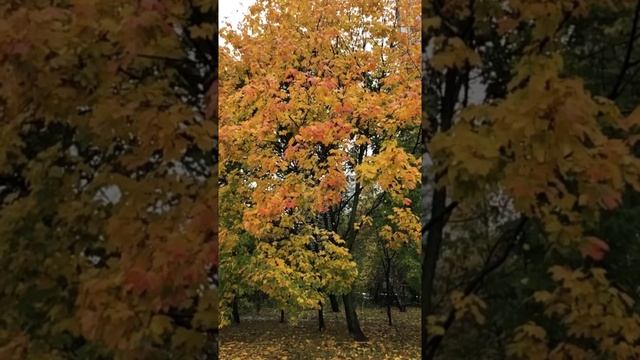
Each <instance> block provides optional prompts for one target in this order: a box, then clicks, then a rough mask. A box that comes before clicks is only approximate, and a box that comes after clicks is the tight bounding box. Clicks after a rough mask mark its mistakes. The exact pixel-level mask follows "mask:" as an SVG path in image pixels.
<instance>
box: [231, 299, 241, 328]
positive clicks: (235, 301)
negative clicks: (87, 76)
mask: <svg viewBox="0 0 640 360" xmlns="http://www.w3.org/2000/svg"><path fill="white" fill-rule="evenodd" d="M231 316H232V317H233V322H234V323H236V324H240V312H239V311H238V297H237V296H234V297H233V302H232V303H231Z"/></svg>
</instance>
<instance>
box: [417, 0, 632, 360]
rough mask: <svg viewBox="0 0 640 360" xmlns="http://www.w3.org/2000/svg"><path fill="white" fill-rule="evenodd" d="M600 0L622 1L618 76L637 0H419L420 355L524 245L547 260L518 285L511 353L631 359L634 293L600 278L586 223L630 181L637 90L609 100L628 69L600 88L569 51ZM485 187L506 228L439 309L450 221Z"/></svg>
mask: <svg viewBox="0 0 640 360" xmlns="http://www.w3.org/2000/svg"><path fill="white" fill-rule="evenodd" d="M602 8H606V9H608V10H613V11H618V13H623V12H625V11H626V13H627V14H629V13H630V14H631V17H628V18H630V21H629V22H627V23H625V24H626V25H625V28H630V29H631V31H630V35H629V36H628V38H629V39H630V40H629V41H626V42H625V44H627V45H628V47H627V51H626V56H625V57H624V61H623V63H622V66H621V67H620V68H618V71H617V72H616V79H624V77H625V74H626V73H627V72H629V69H630V68H631V66H632V61H631V60H630V58H631V55H632V53H633V51H632V50H633V48H634V44H635V40H636V38H637V37H636V35H637V31H638V14H639V12H640V10H639V9H640V4H639V3H638V2H637V1H613V2H608V3H607V4H604V3H602V2H597V1H586V0H585V1H557V2H548V1H518V0H513V1H506V2H502V1H500V2H498V1H495V2H494V1H483V2H474V1H471V2H469V1H449V2H446V3H445V2H441V1H432V2H427V3H425V4H423V14H426V18H425V19H424V20H423V52H424V53H425V58H426V59H427V60H426V61H425V63H424V67H425V72H424V73H423V76H424V79H423V92H424V93H425V96H424V97H423V111H424V112H425V115H424V119H425V121H423V135H424V137H423V142H424V144H425V146H426V148H427V149H428V152H427V157H428V158H429V159H430V160H432V161H433V165H432V168H431V174H432V176H433V177H432V179H433V180H431V181H430V182H431V183H433V184H435V185H436V186H435V187H433V188H431V189H428V190H429V191H430V193H431V197H430V199H425V203H426V204H427V205H429V206H430V208H431V211H430V219H429V220H428V222H427V223H426V224H425V226H424V227H423V256H424V258H423V259H424V260H423V261H424V263H423V289H422V292H423V294H425V298H424V300H423V314H422V316H423V319H422V321H423V328H422V331H423V334H422V335H423V337H422V346H423V348H422V349H423V354H422V355H423V359H432V358H434V357H435V356H436V352H437V351H438V349H439V348H440V346H441V344H442V341H443V339H444V338H445V335H446V333H447V332H448V331H449V330H450V328H451V327H452V325H453V324H454V323H455V322H456V321H462V318H463V317H464V316H465V314H470V315H472V318H474V319H475V321H476V322H479V323H483V322H484V321H485V316H484V314H483V313H484V312H486V310H485V309H486V308H487V305H488V304H487V303H486V302H485V301H484V300H483V299H482V297H481V296H479V293H480V292H481V290H482V287H483V283H485V282H486V281H487V278H488V277H490V276H491V275H492V274H494V273H495V272H496V271H497V269H499V268H500V267H502V266H505V264H509V263H510V259H514V257H515V256H516V255H514V253H515V252H516V251H517V250H516V249H519V248H523V249H524V248H528V249H530V248H531V246H532V245H530V244H535V245H536V246H540V247H541V248H542V249H544V251H542V252H540V256H539V258H538V260H539V261H540V263H539V264H538V265H536V266H537V267H538V266H546V267H547V268H548V269H549V272H550V279H549V281H547V282H546V283H545V285H544V288H542V287H538V288H535V286H534V287H527V289H526V291H528V292H529V293H530V294H531V297H532V299H531V300H530V301H531V302H533V303H537V304H539V305H541V306H542V311H540V312H539V313H537V314H535V317H534V318H532V319H530V321H529V322H527V323H525V324H520V326H517V327H516V328H515V332H514V334H512V335H513V336H510V339H509V342H510V343H509V345H508V346H507V352H508V354H509V356H512V357H515V358H541V359H542V358H558V359H560V358H597V357H598V356H605V357H611V358H619V359H626V358H629V359H630V358H637V356H638V351H639V350H640V346H639V345H638V333H637V330H636V329H637V326H638V315H637V314H636V313H635V312H634V311H635V309H634V307H633V304H634V301H633V297H632V295H629V289H626V290H624V289H620V288H619V287H617V286H616V285H615V284H613V283H612V281H610V280H609V279H608V275H607V271H606V270H605V268H603V267H602V261H604V260H606V257H607V253H608V252H609V251H610V246H609V244H608V242H609V241H610V240H611V239H608V238H606V237H605V236H604V235H602V234H600V235H599V236H596V233H595V232H594V230H593V224H595V223H598V222H599V221H600V218H601V216H602V214H606V213H607V212H610V211H612V210H614V209H616V208H618V207H619V206H620V205H621V203H622V202H623V195H624V194H625V193H627V192H629V191H631V192H637V191H638V190H640V177H639V174H640V173H639V172H638V171H639V170H640V162H639V160H638V158H637V155H636V154H634V148H635V144H636V142H637V131H638V127H637V126H638V120H640V118H639V117H638V114H640V110H638V108H636V110H633V106H637V99H636V103H635V104H633V105H632V107H631V109H629V104H630V101H631V99H630V98H629V97H627V98H625V102H624V107H619V104H618V103H616V102H615V100H617V98H618V96H619V95H620V92H621V89H622V85H621V84H623V83H624V82H622V81H620V80H614V81H613V82H612V83H610V84H611V85H612V87H613V89H612V90H611V91H610V92H604V93H603V94H602V95H600V96H598V93H597V92H596V93H595V94H594V92H593V91H592V90H590V89H588V88H587V85H586V84H585V81H584V80H583V79H581V78H580V77H578V76H575V75H573V74H572V73H571V72H569V71H567V66H566V61H565V59H566V58H570V57H571V54H570V51H566V48H567V47H568V44H570V43H571V41H575V39H573V38H572V36H573V34H574V33H576V32H579V29H578V30H576V28H575V25H577V24H578V25H579V24H580V23H581V22H582V24H584V23H585V20H583V19H584V18H586V17H589V16H591V14H593V13H594V12H595V13H597V12H598V11H602ZM629 10H632V11H629ZM569 38H571V39H569ZM423 183H426V181H423ZM487 198H503V199H505V198H506V199H507V200H508V204H509V206H508V207H506V208H502V209H501V211H502V212H503V213H504V214H503V220H502V222H503V223H504V225H505V226H504V228H506V230H505V231H504V233H503V235H502V236H498V237H497V239H496V240H494V244H495V245H494V246H493V247H491V248H490V250H488V251H487V253H486V255H483V256H481V257H479V260H480V261H478V264H477V265H476V267H475V273H473V272H472V273H471V278H470V279H469V278H468V277H467V279H465V280H466V281H464V282H463V285H462V286H460V287H458V288H457V289H454V290H453V291H452V292H451V296H450V299H449V301H448V302H447V303H448V305H446V306H442V305H439V306H438V307H437V308H436V304H435V303H434V302H433V299H434V298H435V294H434V292H435V290H436V289H438V290H440V288H438V287H436V285H437V283H436V275H437V274H438V276H440V275H439V273H437V271H439V270H440V269H442V266H444V265H443V264H442V263H440V264H439V260H441V259H440V258H441V256H444V257H445V258H446V257H448V256H449V254H446V253H444V254H443V253H442V250H443V249H446V248H447V247H448V246H449V245H447V243H446V241H445V240H446V237H447V236H453V235H452V234H451V233H450V232H449V229H450V228H451V225H452V223H451V220H452V218H455V217H464V215H465V214H469V213H473V212H474V210H475V209H478V208H481V206H482V204H483V203H484V202H485V201H486V200H487ZM536 231H537V232H538V234H539V236H538V237H536V238H535V239H533V237H532V236H531V235H532V234H534V232H536ZM466 244H468V245H467V246H468V247H472V246H473V243H466ZM452 246H456V245H452ZM518 256H522V255H518ZM483 257H484V258H483ZM472 267H473V266H469V268H472ZM467 270H468V269H467ZM525 283H526V282H525ZM538 285H540V284H538ZM604 304H608V305H607V306H605V305H604ZM531 306H533V305H531ZM440 311H442V312H444V314H439V312H440ZM538 315H539V316H538ZM551 332H553V336H552V337H551V336H549V334H550V333H551ZM620 334H622V335H620Z"/></svg>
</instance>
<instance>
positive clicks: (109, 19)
mask: <svg viewBox="0 0 640 360" xmlns="http://www.w3.org/2000/svg"><path fill="white" fill-rule="evenodd" d="M216 12H217V5H216V4H215V2H211V1H207V0H204V1H203V0H198V1H193V2H189V3H186V2H183V1H155V0H142V1H101V0H77V1H56V2H42V1H5V2H3V3H2V4H1V5H0V72H1V73H2V75H1V81H0V114H1V115H0V119H1V128H0V134H1V135H0V138H1V139H2V140H1V141H0V179H1V182H0V238H1V239H2V240H0V267H2V269H4V270H3V271H2V274H1V275H0V283H1V284H2V295H1V296H0V304H2V308H3V313H2V315H0V354H1V355H0V357H1V358H3V359H10V358H11V359H13V358H47V359H54V358H55V359H63V358H64V359H68V358H76V357H77V358H84V359H86V358H92V359H94V358H95V359H97V358H107V357H108V358H111V357H113V358H120V359H124V358H126V359H131V358H155V359H157V358H162V357H163V356H166V355H167V354H173V356H179V357H181V358H193V356H202V354H208V355H207V356H214V355H215V352H216V348H215V329H216V327H217V298H216V292H215V289H214V288H212V287H211V285H212V284H213V281H214V279H213V278H212V276H213V275H214V274H215V266H216V263H217V245H216V241H215V240H216V225H215V224H216V217H217V208H216V200H217V199H216V196H217V195H216V194H217V191H216V185H217V184H216V182H215V181H214V180H213V175H214V174H215V171H214V168H213V166H214V164H215V161H216V156H215V151H214V150H215V148H214V147H215V142H214V137H215V133H216V122H215V121H216V120H215V102H212V101H211V100H212V99H214V98H215V86H214V82H213V80H214V77H215V67H216V64H215V61H216V60H215V50H216V49H215V48H216V45H215V40H214V33H215V27H216V15H215V14H216Z"/></svg>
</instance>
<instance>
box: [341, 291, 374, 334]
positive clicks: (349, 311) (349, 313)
mask: <svg viewBox="0 0 640 360" xmlns="http://www.w3.org/2000/svg"><path fill="white" fill-rule="evenodd" d="M342 302H343V304H344V315H345V319H346V320H347V329H348V330H349V334H351V337H353V339H354V340H355V341H369V339H367V337H366V336H365V335H364V332H362V329H361V328H360V321H359V320H358V314H357V313H356V306H355V301H354V299H353V294H352V293H348V294H345V295H342Z"/></svg>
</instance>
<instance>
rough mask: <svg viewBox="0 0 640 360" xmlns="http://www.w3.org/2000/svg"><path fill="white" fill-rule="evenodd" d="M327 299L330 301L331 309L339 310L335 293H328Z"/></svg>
mask: <svg viewBox="0 0 640 360" xmlns="http://www.w3.org/2000/svg"><path fill="white" fill-rule="evenodd" d="M329 301H330V302H331V311H333V312H340V303H338V298H336V296H335V295H333V294H331V295H329Z"/></svg>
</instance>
